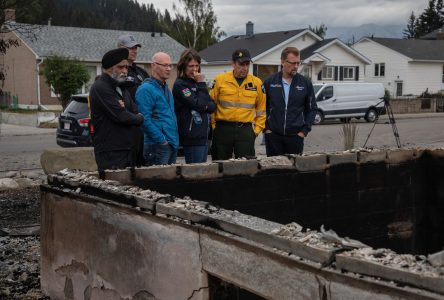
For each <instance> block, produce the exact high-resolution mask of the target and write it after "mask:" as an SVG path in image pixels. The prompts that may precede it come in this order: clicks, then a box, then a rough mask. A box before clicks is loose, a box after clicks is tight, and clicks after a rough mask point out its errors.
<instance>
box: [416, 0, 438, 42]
mask: <svg viewBox="0 0 444 300" xmlns="http://www.w3.org/2000/svg"><path fill="white" fill-rule="evenodd" d="M436 2H438V3H436ZM438 6H441V9H442V1H440V0H429V4H428V7H427V8H426V9H425V10H424V12H423V13H422V14H421V15H420V16H419V17H418V23H417V26H416V28H415V35H416V36H417V37H420V36H423V35H425V34H427V33H430V32H432V31H433V30H435V29H438V28H441V27H442V26H443V22H442V21H441V16H440V12H439V11H438V10H437V9H439V7H438Z"/></svg>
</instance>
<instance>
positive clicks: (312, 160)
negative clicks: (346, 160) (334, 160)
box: [294, 154, 327, 172]
mask: <svg viewBox="0 0 444 300" xmlns="http://www.w3.org/2000/svg"><path fill="white" fill-rule="evenodd" d="M294 159H295V166H296V169H297V170H298V171H299V172H313V171H323V170H325V169H326V168H327V154H314V155H307V156H305V155H304V156H295V157H294Z"/></svg>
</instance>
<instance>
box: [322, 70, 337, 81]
mask: <svg viewBox="0 0 444 300" xmlns="http://www.w3.org/2000/svg"><path fill="white" fill-rule="evenodd" d="M334 77H335V67H324V68H323V69H322V79H323V80H333V79H334Z"/></svg>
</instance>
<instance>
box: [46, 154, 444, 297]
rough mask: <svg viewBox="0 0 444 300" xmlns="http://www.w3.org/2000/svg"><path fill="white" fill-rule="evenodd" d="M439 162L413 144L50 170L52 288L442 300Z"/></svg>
mask: <svg viewBox="0 0 444 300" xmlns="http://www.w3.org/2000/svg"><path fill="white" fill-rule="evenodd" d="M443 165H444V151H443V150H423V149H409V150H393V151H372V152H365V151H361V152H349V153H338V154H328V155H327V154H319V155H310V156H289V157H284V156H283V157H272V158H264V159H260V160H234V161H220V162H214V163H209V164H197V165H174V166H162V167H149V168H140V169H136V170H134V172H132V171H131V170H129V169H128V170H122V171H109V172H107V173H106V174H105V177H106V178H105V179H106V180H104V181H103V180H99V179H97V178H95V177H94V176H97V175H96V174H94V173H86V172H83V173H82V172H68V171H66V172H61V173H59V174H54V175H50V176H49V177H48V185H44V186H42V188H41V190H42V230H41V242H42V273H41V276H42V288H43V290H44V291H45V292H46V293H47V294H48V295H49V296H51V298H54V299H59V298H60V299H63V298H66V299H228V298H222V296H220V293H218V291H217V287H215V284H214V281H215V279H217V280H219V281H222V282H225V283H226V284H231V285H233V286H235V287H238V288H239V289H240V290H241V292H242V293H244V294H243V295H244V296H242V297H241V296H239V295H240V294H239V293H237V298H235V297H231V298H229V299H322V300H323V299H358V298H359V299H365V298H367V299H418V298H423V299H444V267H443V266H439V265H438V266H437V265H433V264H431V263H430V262H429V261H427V259H426V255H427V254H431V253H434V252H438V251H441V250H442V249H443V247H444V218H443V216H444V190H443V187H442V186H441V184H440V183H441V182H442V178H443V176H444V168H443ZM292 222H294V223H292ZM296 223H297V224H296ZM285 224H287V225H285ZM321 227H322V230H321ZM328 229H333V230H334V231H335V232H336V233H337V234H338V235H339V236H341V237H345V236H348V237H350V238H351V239H352V240H350V239H346V238H340V237H339V236H338V235H335V234H334V232H331V231H329V230H328ZM358 240H359V241H360V242H359V241H358ZM368 246H370V247H372V248H373V249H372V248H369V247H368ZM381 248H382V249H381ZM385 248H390V249H392V250H394V251H395V252H396V253H395V252H393V251H391V250H388V249H385ZM397 253H399V254H397ZM406 253H407V254H406ZM412 254H413V255H416V256H413V255H412ZM225 296H226V295H225ZM218 297H219V298H218Z"/></svg>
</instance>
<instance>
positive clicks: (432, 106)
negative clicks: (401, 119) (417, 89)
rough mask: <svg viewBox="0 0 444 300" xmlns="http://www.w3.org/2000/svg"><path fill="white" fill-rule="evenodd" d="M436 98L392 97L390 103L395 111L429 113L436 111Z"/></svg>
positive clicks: (396, 112)
mask: <svg viewBox="0 0 444 300" xmlns="http://www.w3.org/2000/svg"><path fill="white" fill-rule="evenodd" d="M436 100H437V99H436V98H430V99H429V98H425V99H424V98H413V99H411V98H407V99H401V98H396V99H391V100H390V105H391V107H392V110H393V113H395V114H406V113H428V112H436Z"/></svg>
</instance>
